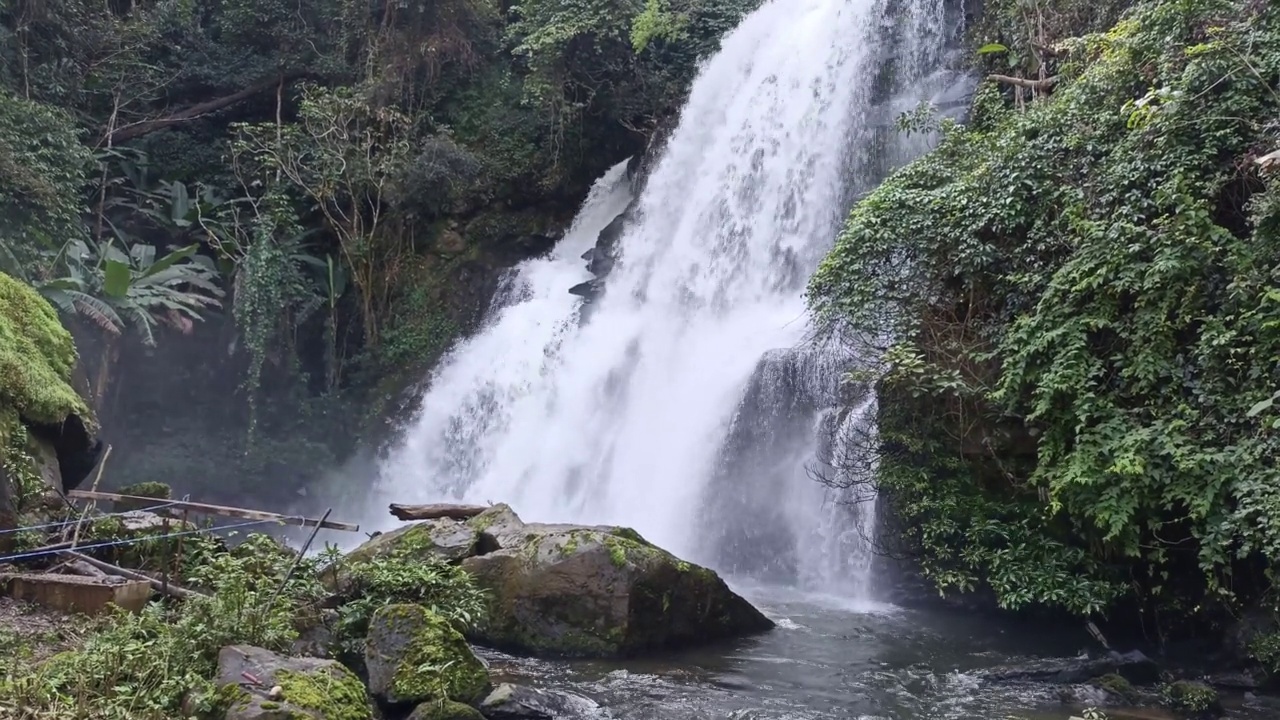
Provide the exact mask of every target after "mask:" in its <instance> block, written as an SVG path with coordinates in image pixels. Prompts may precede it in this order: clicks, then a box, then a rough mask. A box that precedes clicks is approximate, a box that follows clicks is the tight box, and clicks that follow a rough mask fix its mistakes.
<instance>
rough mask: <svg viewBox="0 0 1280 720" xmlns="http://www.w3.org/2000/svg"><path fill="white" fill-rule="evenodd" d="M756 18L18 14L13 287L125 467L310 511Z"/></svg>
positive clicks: (394, 8)
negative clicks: (735, 31)
mask: <svg viewBox="0 0 1280 720" xmlns="http://www.w3.org/2000/svg"><path fill="white" fill-rule="evenodd" d="M753 1H754V0H647V1H644V0H628V1H625V2H621V3H616V2H615V3H604V4H601V3H597V2H590V1H585V2H584V1H583V0H520V1H519V2H501V3H494V2H489V0H432V1H431V2H405V1H404V0H372V1H363V0H302V1H301V2H294V1H290V2H282V1H281V0H112V1H111V2H101V1H99V0H8V1H7V2H4V3H2V4H0V272H4V273H7V274H9V275H12V276H14V277H17V278H20V279H22V280H23V281H25V282H27V283H29V284H31V285H33V286H34V287H36V288H38V289H39V291H40V292H41V294H43V295H44V297H45V298H46V299H48V300H49V301H50V302H51V303H53V304H54V305H55V306H56V307H57V308H58V309H59V310H60V311H61V313H62V317H63V320H64V321H65V322H66V323H67V324H68V325H69V326H70V327H71V329H72V330H73V332H74V334H75V336H76V340H77V344H78V346H79V348H80V355H81V364H82V368H81V370H82V371H83V375H84V380H85V381H86V385H87V386H88V388H89V391H88V394H89V396H90V400H91V404H92V405H93V406H94V409H95V410H96V411H97V412H98V413H99V415H101V416H102V420H103V423H102V424H103V426H104V428H105V431H106V432H107V433H108V434H109V435H110V434H111V433H113V432H114V433H115V434H114V436H111V437H109V438H108V439H109V440H110V441H112V442H113V443H115V444H116V445H117V452H116V453H115V455H114V459H113V461H112V462H113V463H114V466H115V468H116V469H117V470H118V471H119V472H117V473H116V474H117V475H127V476H129V478H128V479H130V480H143V479H148V478H152V479H156V480H162V481H171V482H177V483H178V484H179V485H181V486H182V488H183V489H184V490H190V489H192V486H193V485H195V486H202V485H203V486H204V487H203V488H201V489H202V490H210V491H215V492H221V493H223V494H224V495H235V494H237V493H238V492H240V490H241V488H243V487H247V486H248V485H249V484H250V483H252V484H254V485H256V486H257V487H258V488H260V489H261V488H263V487H265V488H266V493H267V495H268V496H270V495H272V494H274V495H275V496H277V497H280V496H291V495H292V491H293V490H294V489H295V487H296V484H297V482H300V481H302V480H307V479H311V475H310V474H311V473H312V472H313V471H314V470H315V469H316V468H322V467H326V466H331V465H332V464H333V459H334V458H333V456H334V455H335V454H342V453H343V452H344V448H349V447H351V445H352V440H353V438H354V437H355V436H356V435H358V434H359V432H360V430H361V429H362V428H365V427H368V426H369V423H368V422H367V420H368V419H369V418H376V417H377V416H378V413H379V411H380V405H381V404H383V403H385V400H386V399H387V398H388V397H389V396H390V395H391V392H392V391H393V390H394V389H395V388H396V386H397V384H398V383H402V382H403V379H404V378H407V377H412V376H413V375H416V374H417V373H418V372H419V371H420V369H421V368H422V367H424V366H425V365H427V364H428V363H430V362H431V361H432V360H433V359H434V358H435V357H438V356H439V354H440V353H441V352H442V351H443V350H444V349H445V348H446V346H447V345H448V344H449V342H451V341H452V339H453V338H454V337H455V336H456V335H457V334H458V333H459V332H460V331H462V330H465V329H466V327H467V326H468V325H469V324H470V323H472V322H474V321H475V319H476V313H477V312H478V310H479V309H480V307H481V306H482V305H483V303H484V301H485V296H486V288H487V287H488V286H489V285H490V284H491V283H492V282H493V281H494V277H495V272H494V270H495V268H498V267H501V266H503V265H506V264H510V263H512V262H515V261H516V260H518V259H520V258H522V257H525V256H527V255H529V254H531V253H534V252H538V251H541V250H543V249H545V248H546V247H548V245H549V243H550V242H551V241H552V239H553V238H554V237H555V234H556V232H557V231H558V229H559V228H560V227H562V225H563V224H564V222H565V221H566V220H567V219H568V217H569V216H570V215H571V214H572V212H573V210H574V208H575V206H576V204H577V203H578V202H579V201H580V200H581V197H582V196H583V194H584V193H585V190H586V188H587V187H588V185H589V183H590V182H591V181H592V180H593V179H594V178H595V177H596V176H597V175H598V174H599V173H600V172H601V171H602V170H603V169H604V168H606V167H608V166H609V165H611V164H613V163H616V162H618V161H619V160H621V159H623V158H625V157H627V156H629V155H632V154H634V153H636V152H637V151H638V150H642V149H643V148H644V147H645V144H646V143H647V142H648V138H649V136H650V135H651V133H652V132H653V130H654V129H655V128H656V127H658V125H659V124H661V123H663V122H664V121H666V119H667V118H668V117H669V116H670V115H671V114H672V113H673V112H674V110H675V109H676V108H677V107H678V106H679V102H680V99H681V97H682V94H683V93H684V92H685V89H686V87H687V85H688V83H689V81H690V79H691V77H692V74H693V73H694V71H695V69H696V61H697V59H698V58H699V57H701V56H703V55H705V54H706V53H707V52H709V51H711V50H713V49H714V47H715V46H716V43H717V42H718V38H719V36H720V34H721V33H722V32H724V31H725V30H726V29H728V28H729V27H731V26H732V24H733V23H734V22H735V21H736V20H737V18H738V17H739V16H740V15H741V14H742V13H743V12H745V11H746V10H747V9H748V8H749V7H750V5H751V4H752V3H753ZM246 426H247V427H248V428H249V431H248V432H247V433H246V432H245V431H244V428H245V427H246ZM124 428H128V432H127V433H126V432H123V429H124ZM113 429H114V430H113ZM131 447H132V448H134V449H138V452H133V453H130V452H129V450H130V448H131ZM140 456H141V457H140ZM211 459H214V460H216V461H214V462H211ZM268 463H272V464H268ZM264 471H266V473H265V474H266V475H267V476H269V477H270V478H271V479H272V480H273V482H272V483H270V484H268V485H265V486H264V485H263V484H261V483H254V482H253V481H254V479H256V478H259V477H262V476H263V474H264Z"/></svg>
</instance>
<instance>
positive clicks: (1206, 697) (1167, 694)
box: [1162, 680, 1222, 720]
mask: <svg viewBox="0 0 1280 720" xmlns="http://www.w3.org/2000/svg"><path fill="white" fill-rule="evenodd" d="M1162 694H1163V695H1164V699H1165V703H1166V704H1167V705H1168V706H1169V707H1170V708H1172V709H1173V710H1175V711H1177V712H1178V713H1179V714H1181V715H1184V716H1185V717H1187V718H1188V719H1189V720H1210V719H1211V718H1216V717H1219V716H1220V715H1222V700H1221V698H1219V697H1218V691H1217V690H1214V689H1213V688H1211V687H1209V686H1208V685H1206V684H1204V683H1202V682H1195V681H1191V680H1179V681H1177V682H1173V683H1170V684H1169V685H1168V686H1166V687H1165V688H1164V691H1163V693H1162Z"/></svg>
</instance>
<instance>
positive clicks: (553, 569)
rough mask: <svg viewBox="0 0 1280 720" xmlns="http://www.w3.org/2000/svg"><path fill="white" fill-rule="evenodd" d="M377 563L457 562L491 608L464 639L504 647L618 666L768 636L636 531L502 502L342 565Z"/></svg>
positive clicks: (716, 585)
mask: <svg viewBox="0 0 1280 720" xmlns="http://www.w3.org/2000/svg"><path fill="white" fill-rule="evenodd" d="M383 555H387V556H390V555H396V556H399V557H406V556H407V557H413V556H422V557H428V556H430V557H439V558H445V559H447V560H450V561H453V562H458V561H460V562H461V564H462V567H463V568H464V569H465V570H466V571H467V572H468V573H470V575H471V576H472V578H474V580H475V581H476V583H477V585H479V586H480V588H481V589H483V590H484V591H486V592H487V594H488V595H489V600H490V601H489V607H488V612H487V617H486V618H485V619H484V620H482V621H481V622H480V623H478V624H477V626H476V627H474V628H471V629H469V630H468V632H469V633H470V635H469V637H470V639H471V640H472V641H474V642H476V643H478V644H481V645H488V646H492V647H497V648H501V649H504V650H511V651H515V652H525V653H532V654H536V655H551V656H570V657H625V656H634V655H639V654H643V653H646V652H652V651H659V650H668V649H674V648H680V647H688V646H695V645H700V644H705V643H708V642H713V641H716V640H721V639H725V638H731V637H738V636H742V635H747V634H751V633H756V632H762V631H765V630H768V629H770V628H772V627H773V622H772V621H770V620H769V619H768V618H766V617H765V616H764V615H763V614H761V613H760V611H759V610H757V609H756V608H754V607H752V605H751V604H750V603H748V602H747V601H746V600H744V599H743V598H742V597H740V596H739V595H737V594H736V593H734V592H733V591H732V590H730V589H729V587H728V585H726V584H725V583H724V581H723V580H721V579H720V577H719V576H718V575H716V573H715V572H713V571H711V570H709V569H707V568H704V567H700V566H698V565H694V564H692V563H688V562H685V561H683V560H681V559H679V558H677V557H675V556H674V555H672V554H671V553H669V552H667V551H665V550H663V549H661V548H659V547H657V546H655V545H653V544H652V543H649V542H648V541H646V540H645V539H644V538H642V537H640V535H639V534H637V533H636V532H635V531H634V530H630V529H628V528H619V527H608V526H583V525H549V524H541V523H526V522H524V521H523V520H521V519H520V517H519V516H518V515H516V513H515V512H514V511H513V510H512V509H511V508H510V507H509V506H507V505H504V504H499V505H494V506H493V507H490V508H489V509H487V510H485V511H484V512H483V513H481V514H480V515H477V516H476V517H473V518H471V519H470V520H467V521H459V520H428V521H425V522H421V523H417V524H415V525H412V526H409V527H407V528H401V529H399V530H397V531H395V532H393V533H387V534H385V535H380V536H378V537H377V538H374V539H373V540H371V541H370V542H368V543H366V544H364V545H363V546H361V547H360V548H358V549H356V550H355V551H353V552H352V553H351V554H350V555H348V556H347V558H345V559H344V561H343V562H344V565H346V566H347V567H351V566H353V564H355V563H358V562H360V561H361V560H368V559H370V558H374V557H380V556H383Z"/></svg>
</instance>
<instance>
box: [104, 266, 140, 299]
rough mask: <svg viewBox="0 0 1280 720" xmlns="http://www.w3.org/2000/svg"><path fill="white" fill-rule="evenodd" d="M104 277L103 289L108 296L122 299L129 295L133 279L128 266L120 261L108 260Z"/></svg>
mask: <svg viewBox="0 0 1280 720" xmlns="http://www.w3.org/2000/svg"><path fill="white" fill-rule="evenodd" d="M102 275H103V280H102V289H103V291H104V292H106V293H107V294H108V295H110V296H111V297H115V298H122V297H125V296H126V295H128V294H129V284H130V283H131V282H132V280H133V277H132V274H131V273H130V272H129V266H128V265H126V264H125V263H122V262H120V261H119V260H107V263H106V266H105V268H104V269H103V274H102Z"/></svg>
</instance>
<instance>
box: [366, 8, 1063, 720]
mask: <svg viewBox="0 0 1280 720" xmlns="http://www.w3.org/2000/svg"><path fill="white" fill-rule="evenodd" d="M962 15H963V8H962V7H961V6H959V5H958V4H956V3H955V2H951V0H947V2H944V1H943V0H770V1H768V2H766V3H765V4H764V5H763V6H761V7H760V8H759V9H758V10H757V11H755V12H754V13H752V14H751V15H749V16H748V17H747V18H745V20H744V21H743V22H742V23H741V25H740V26H739V27H738V28H737V29H736V30H734V31H733V32H731V33H730V34H729V35H727V36H726V37H725V38H724V39H723V42H722V48H721V50H720V51H719V53H717V54H716V55H715V56H714V57H712V58H710V59H709V60H708V61H707V62H706V63H705V64H704V66H703V68H702V70H701V72H700V74H699V76H698V78H697V79H696V81H695V83H694V85H693V87H692V90H691V92H690V96H689V98H688V102H687V104H686V106H685V108H684V109H683V112H682V114H681V117H680V122H679V125H678V126H677V127H676V128H675V130H674V132H673V133H672V134H671V135H670V137H669V139H668V141H667V143H666V145H665V147H664V148H663V150H662V151H661V153H660V155H659V157H658V159H657V161H656V163H655V164H654V165H653V167H652V168H650V169H649V172H648V173H647V174H646V176H645V177H644V178H643V180H642V181H641V182H640V183H639V187H637V183H636V182H635V181H634V179H633V178H631V177H629V176H628V174H627V172H626V170H625V163H623V164H619V165H618V166H616V167H614V168H613V169H612V170H610V171H609V173H607V174H606V175H605V176H604V177H602V178H601V179H600V180H599V181H598V182H597V183H596V185H595V187H594V188H593V190H592V192H591V194H590V196H589V198H588V199H587V201H586V202H585V203H584V205H583V207H582V209H581V211H580V212H579V215H578V217H577V219H576V220H575V222H574V225H573V227H572V228H570V230H569V231H568V232H567V234H566V236H565V237H564V239H563V240H561V241H560V242H559V243H558V245H557V247H556V248H555V249H554V251H553V252H551V253H550V254H549V255H547V256H546V257H541V258H537V259H534V260H530V261H527V262H525V263H523V264H522V265H520V266H518V267H517V268H515V269H513V270H512V271H510V272H509V273H508V275H507V276H506V277H504V278H503V281H502V284H501V288H500V290H499V292H498V293H497V295H496V297H495V298H494V300H493V304H492V307H491V309H490V310H489V313H488V316H487V318H486V320H485V323H484V325H483V327H481V328H480V329H479V331H477V332H476V333H475V334H474V335H473V336H472V337H471V338H469V339H467V340H466V341H464V342H462V343H461V344H459V345H458V346H457V347H456V348H455V349H454V350H452V351H451V352H450V354H449V355H447V356H446V357H445V358H444V360H443V361H442V362H441V363H440V364H439V366H438V367H437V369H436V370H435V371H434V372H433V374H432V376H431V377H430V378H428V381H427V385H426V387H427V389H426V391H425V394H424V396H423V400H422V409H421V410H420V412H419V413H418V416H417V417H416V418H415V419H414V420H413V421H412V422H411V423H410V424H409V425H408V426H407V427H406V428H405V429H404V432H403V437H402V440H401V441H400V442H399V444H398V445H396V446H395V447H394V448H393V449H392V450H391V451H390V452H389V454H388V455H387V456H386V457H385V458H384V459H383V460H382V462H381V465H380V468H379V478H378V481H377V483H376V484H375V487H374V491H373V492H372V493H370V496H369V497H368V498H367V499H368V501H369V503H370V505H369V512H368V515H367V518H368V519H369V520H372V522H366V523H364V525H365V528H366V529H368V530H373V529H388V526H390V525H391V524H392V521H391V519H390V518H389V517H388V516H387V515H386V510H385V508H386V503H388V502H403V503H414V502H441V501H450V500H463V501H473V502H498V501H501V502H506V503H509V504H511V505H512V506H513V507H514V508H515V509H516V510H517V511H518V512H519V513H520V514H521V515H522V516H523V517H524V518H525V519H527V520H534V521H565V522H583V523H589V524H600V523H609V524H618V525H627V526H631V527H634V528H635V529H637V530H638V531H640V532H641V533H642V534H643V535H644V536H645V537H646V538H649V539H650V540H652V541H654V542H656V543H657V544H659V545H662V546H664V547H666V548H668V549H670V550H672V551H674V552H675V553H677V554H678V555H682V556H684V557H686V558H689V559H691V560H696V561H699V562H702V563H704V564H706V565H709V566H711V567H713V568H715V569H717V570H719V571H721V572H722V573H723V574H725V575H726V577H728V578H729V579H730V582H731V583H732V584H734V585H735V587H739V588H741V589H743V591H744V593H745V594H746V595H747V596H748V597H749V598H750V599H751V600H753V601H754V602H756V603H757V604H758V605H759V606H761V607H762V608H763V609H764V610H765V611H766V612H768V613H769V614H770V615H771V616H773V617H774V618H775V620H777V621H778V622H779V626H778V628H776V629H775V630H773V631H771V632H769V633H766V634H765V635H762V636H759V637H755V638H749V639H746V640H743V641H741V642H739V643H734V644H731V645H726V646H721V647H718V648H710V649H705V650H701V651H698V652H696V653H691V654H682V655H672V656H669V657H663V658H654V659H650V660H647V661H645V662H643V663H627V664H624V665H609V664H603V663H541V662H538V661H531V660H519V661H517V660H514V659H511V658H504V657H501V656H495V657H494V658H493V661H494V663H495V668H506V669H508V670H510V671H511V672H513V673H515V674H516V675H518V676H520V677H522V678H524V679H526V680H528V679H529V678H533V681H534V682H547V683H551V684H553V685H555V686H557V687H561V688H565V687H567V688H570V689H572V690H575V691H577V692H579V693H581V694H583V695H585V696H588V697H590V698H593V699H594V700H596V701H598V702H599V703H600V705H601V707H600V709H599V716H600V717H612V718H635V719H637V720H647V719H649V718H652V719H654V720H658V719H663V720H666V719H670V720H681V719H683V718H690V719H692V718H743V719H746V718H759V719H761V720H763V719H765V718H777V719H779V720H781V719H782V718H789V719H793V720H800V719H804V718H853V717H867V718H872V717H875V718H900V719H903V720H905V719H908V718H910V719H923V718H994V717H1003V716H1004V713H1005V712H1006V711H1013V710H1027V709H1034V708H1036V707H1040V706H1041V705H1043V704H1045V703H1050V704H1051V703H1052V700H1053V699H1052V698H1048V697H1044V694H1045V693H1044V691H1034V692H1033V691H1030V690H1028V689H1026V688H1015V689H1008V688H1005V689H1001V688H998V687H985V686H983V685H982V684H981V683H978V682H977V681H976V680H975V679H974V678H973V676H972V675H971V674H970V671H971V670H973V669H974V668H978V667H982V666H984V665H991V664H994V663H995V662H998V661H1000V660H1002V659H1007V658H1008V657H1011V656H1013V657H1017V656H1024V655H1037V654H1040V655H1042V654H1066V655H1074V654H1075V653H1076V652H1077V651H1078V650H1079V649H1080V648H1082V647H1084V646H1085V645H1086V644H1087V643H1088V641H1087V639H1085V638H1083V637H1081V636H1080V635H1079V634H1077V633H1071V634H1069V636H1068V637H1065V638H1053V637H1050V636H1048V635H1047V634H1046V633H1045V632H1043V630H1036V631H1035V632H1026V631H1025V629H1022V630H1018V629H1013V630H1010V629H1008V628H1006V629H1000V628H992V627H985V626H980V625H977V624H975V623H974V622H973V621H972V619H971V618H966V617H964V616H955V615H947V614H941V615H939V614H932V615H930V614H921V613H920V612H919V611H909V610H905V609H902V608H896V607H892V606H886V605H883V604H877V603H876V601H875V597H874V596H875V595H876V593H875V589H876V586H877V584H878V580H877V576H876V575H875V574H873V573H872V563H871V562H870V559H871V553H870V552H869V550H868V547H869V543H868V541H867V539H866V538H867V536H868V535H869V534H870V533H872V532H874V523H875V501H874V496H873V495H871V494H868V493H867V492H865V491H864V490H861V489H860V486H859V485H858V484H857V483H856V480H857V477H856V475H857V473H859V472H866V471H867V470H868V469H869V467H868V466H867V465H866V459H865V458H860V457H857V453H856V452H854V451H853V449H851V448H850V447H849V446H848V443H847V438H849V437H864V438H865V437H868V436H870V435H871V434H873V433H874V427H873V426H872V424H871V423H870V422H869V418H871V417H873V416H874V410H875V398H874V397H873V396H871V395H870V394H869V393H867V392H866V391H865V390H859V389H858V388H856V387H854V388H851V387H845V386H842V384H841V382H840V378H841V376H842V375H843V374H844V372H845V371H846V370H847V369H848V368H849V367H850V366H851V365H852V364H854V363H857V362H866V361H868V360H869V359H868V358H859V357H856V356H852V357H851V356H850V355H849V354H848V353H847V352H846V351H844V350H843V349H842V348H841V347H838V346H836V347H832V346H827V345H822V344H817V343H814V342H810V341H808V340H807V337H808V334H809V332H810V326H809V324H808V320H807V318H806V313H805V303H804V298H803V290H804V285H805V282H806V279H807V278H808V277H809V276H810V275H811V274H812V272H813V271H814V269H815V268H816V266H817V264H818V262H819V261H820V260H821V258H822V256H823V255H824V254H825V253H826V252H827V251H828V250H829V249H830V247H831V246H832V244H833V242H834V239H835V235H836V233H837V232H838V230H839V226H840V222H841V220H842V219H843V218H844V216H845V214H846V213H847V211H848V209H849V207H850V206H851V204H852V201H853V200H854V199H855V198H856V197H857V196H858V195H859V194H860V193H862V192H865V191H866V190H868V189H869V188H870V187H873V186H874V184H875V182H877V181H878V179H879V178H881V177H883V175H884V174H885V173H886V172H887V171H888V170H889V169H891V168H892V167H894V166H897V165H900V164H901V163H902V162H905V161H906V160H908V159H910V158H911V157H913V156H916V155H918V154H919V153H920V152H922V151H923V150H924V149H925V148H926V147H927V144H928V143H929V141H930V138H929V137H928V136H921V135H914V136H908V135H905V134H903V133H899V132H897V131H895V130H894V129H893V128H892V120H893V118H894V117H896V115H897V114H898V113H900V112H902V111H905V110H909V109H911V108H912V107H913V106H914V105H915V104H916V103H917V102H919V101H920V100H925V99H933V100H935V101H939V102H941V103H942V104H944V105H945V104H948V103H949V104H952V105H963V98H964V96H965V94H966V92H967V91H968V89H969V88H970V87H971V86H972V82H971V80H969V79H968V78H966V77H964V76H962V75H958V74H955V73H949V72H947V71H946V70H945V69H944V67H945V65H946V60H947V55H946V53H947V52H948V48H953V47H955V44H956V43H955V38H956V37H957V35H958V32H959V31H960V29H961V27H960V22H961V21H960V18H961V17H962ZM624 211H625V212H624ZM620 216H621V217H623V218H625V224H624V225H623V230H622V233H621V236H620V239H619V240H618V241H617V246H616V253H617V257H616V263H615V265H614V266H613V269H612V271H611V272H610V273H609V274H608V276H607V278H605V279H604V288H605V291H604V293H603V295H602V296H601V297H599V298H596V299H594V300H593V301H592V302H591V303H590V304H584V301H583V299H582V298H580V297H578V296H575V295H572V294H570V293H569V292H568V290H569V288H571V287H573V286H575V285H579V284H580V283H583V282H585V281H588V280H591V279H592V277H593V276H592V273H591V272H588V270H587V268H586V264H585V263H584V262H583V254H584V253H586V252H587V251H589V250H591V249H592V248H593V246H595V245H596V243H597V237H598V236H599V235H600V234H601V231H602V230H604V229H605V228H606V226H611V224H612V223H614V221H615V219H618V218H619V217H620ZM588 310H589V312H588ZM850 459H852V462H849V460H850ZM814 474H818V475H821V476H822V477H824V478H826V479H827V480H830V481H831V482H832V483H833V484H834V485H836V486H837V487H836V488H835V489H831V488H828V487H826V486H825V485H823V484H821V483H818V482H816V481H815V479H814V477H813V475H814ZM840 486H846V487H843V489H841V487H840ZM1044 717H1057V718H1061V717H1064V714H1063V713H1062V712H1060V711H1053V712H1051V713H1050V714H1048V715H1045V716H1044Z"/></svg>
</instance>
